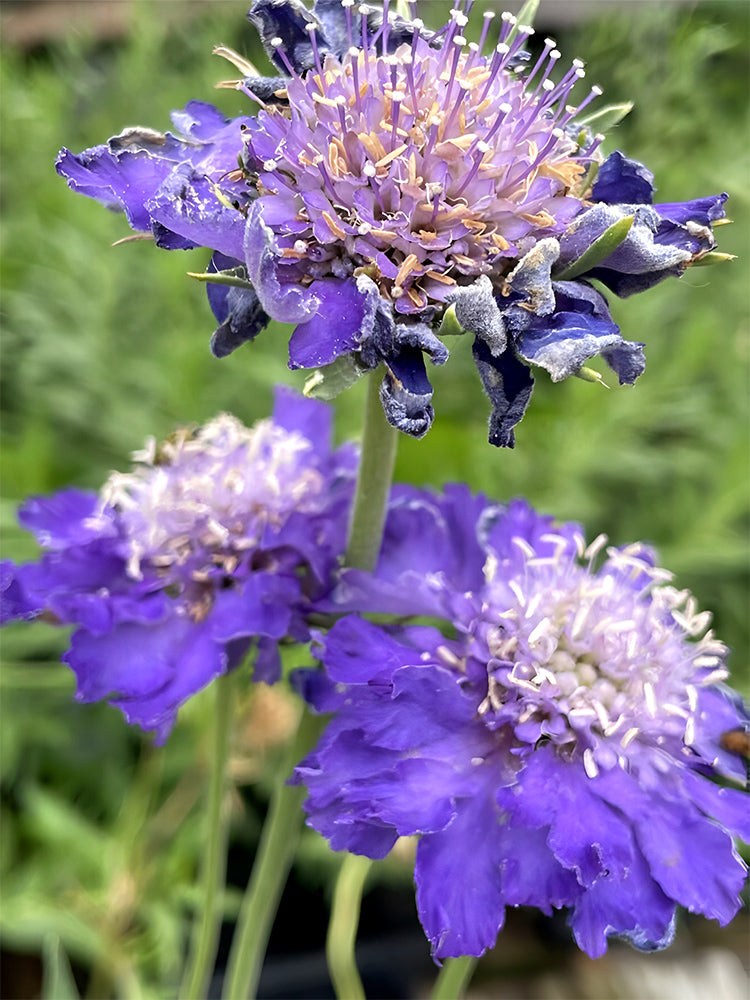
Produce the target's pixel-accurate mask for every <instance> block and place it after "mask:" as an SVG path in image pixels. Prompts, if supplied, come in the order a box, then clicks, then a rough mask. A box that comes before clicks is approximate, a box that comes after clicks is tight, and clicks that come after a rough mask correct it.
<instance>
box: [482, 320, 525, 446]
mask: <svg viewBox="0 0 750 1000" xmlns="http://www.w3.org/2000/svg"><path fill="white" fill-rule="evenodd" d="M472 353H473V355H474V361H475V362H476V366H477V369H478V370H479V377H480V378H481V380H482V386H483V387H484V391H485V392H486V393H487V395H488V396H489V399H490V402H491V403H492V412H491V413H490V421H489V424H490V430H489V441H490V444H494V445H495V446H496V447H498V448H512V447H513V446H514V445H515V440H516V439H515V434H514V433H513V428H514V427H515V426H516V424H517V423H518V422H519V420H521V418H522V417H523V415H524V413H525V412H526V407H527V406H528V405H529V400H530V399H531V392H532V390H533V388H534V379H533V378H532V377H531V372H530V371H529V369H528V367H527V365H525V364H523V363H522V362H521V361H519V360H518V358H517V357H516V356H515V354H514V353H513V352H512V351H511V350H506V351H504V352H503V353H502V354H501V355H500V356H499V357H494V356H493V354H492V353H491V351H490V349H489V348H488V347H487V345H486V343H485V342H484V341H483V340H480V339H479V338H477V339H476V340H475V341H474V345H473V347H472Z"/></svg>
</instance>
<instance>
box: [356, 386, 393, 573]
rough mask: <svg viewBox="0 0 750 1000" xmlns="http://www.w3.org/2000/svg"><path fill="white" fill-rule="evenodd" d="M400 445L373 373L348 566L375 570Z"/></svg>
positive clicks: (363, 436) (368, 390) (363, 435)
mask: <svg viewBox="0 0 750 1000" xmlns="http://www.w3.org/2000/svg"><path fill="white" fill-rule="evenodd" d="M397 445H398V431H397V430H396V429H395V428H394V427H391V425H390V424H389V423H388V421H387V420H386V419H385V417H384V416H383V407H382V406H381V403H380V378H379V377H378V375H377V373H376V372H373V373H372V374H371V375H370V376H369V377H368V383H367V401H366V404H365V423H364V428H363V430H362V458H361V460H360V464H359V473H358V476H357V490H356V493H355V495H354V508H353V510H352V520H351V524H350V525H349V542H348V544H347V547H346V555H345V556H344V565H345V566H351V567H353V568H355V569H366V570H371V569H374V568H375V563H376V561H377V558H378V552H379V551H380V543H381V541H382V538H383V524H384V523H385V510H386V505H387V503H388V494H389V493H390V490H391V482H392V480H393V467H394V464H395V462H396V448H397Z"/></svg>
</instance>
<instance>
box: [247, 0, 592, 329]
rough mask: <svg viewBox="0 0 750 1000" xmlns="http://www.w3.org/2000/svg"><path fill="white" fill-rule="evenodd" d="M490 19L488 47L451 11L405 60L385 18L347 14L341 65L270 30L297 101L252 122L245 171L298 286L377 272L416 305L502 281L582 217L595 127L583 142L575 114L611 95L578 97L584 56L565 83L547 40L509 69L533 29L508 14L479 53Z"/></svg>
mask: <svg viewBox="0 0 750 1000" xmlns="http://www.w3.org/2000/svg"><path fill="white" fill-rule="evenodd" d="M344 6H345V7H346V9H347V14H349V12H350V8H351V7H352V2H351V0H350V2H347V0H344ZM493 16H494V15H493V13H492V12H487V13H486V14H485V21H484V29H483V31H482V35H481V39H480V42H479V43H478V44H474V43H472V44H468V43H467V41H466V39H465V38H464V37H463V35H462V34H461V30H462V29H463V27H464V26H465V24H466V22H467V18H466V16H465V15H464V14H463V13H462V12H460V11H458V10H453V11H451V21H450V24H449V25H448V27H447V28H446V29H444V38H443V41H442V45H441V46H440V47H436V45H435V42H434V40H430V41H427V40H425V38H423V37H421V36H420V35H419V32H418V30H417V31H416V32H415V34H414V38H413V41H412V43H411V44H402V45H401V46H399V47H398V48H397V49H396V51H395V53H393V54H388V53H387V33H388V26H387V23H386V25H385V26H384V27H383V28H382V29H381V32H380V33H379V34H378V35H377V36H375V37H374V38H368V37H366V35H367V32H366V29H365V30H364V35H365V37H364V38H362V39H358V38H354V37H353V35H352V19H351V17H349V35H350V42H351V48H350V49H349V51H348V52H347V53H346V54H345V55H344V57H343V59H342V60H341V61H339V60H338V59H336V58H335V57H334V56H332V55H330V54H329V55H326V56H325V59H324V61H322V62H321V59H320V58H319V57H318V53H317V49H316V48H315V47H314V52H315V56H316V60H315V61H316V63H317V65H316V68H314V69H312V70H311V71H310V72H308V73H306V74H305V75H304V76H300V74H299V73H298V72H297V71H296V70H295V68H294V66H293V65H292V63H291V62H290V61H289V60H288V59H286V57H285V53H284V50H283V47H282V43H281V39H277V40H274V41H275V42H277V43H278V45H277V52H278V54H279V57H280V58H281V59H282V60H283V61H284V62H285V64H286V67H287V70H288V72H289V74H290V76H291V79H290V81H289V84H288V86H287V88H286V96H287V98H288V102H289V106H288V108H283V109H282V108H280V107H278V106H271V107H269V108H267V109H266V110H264V111H261V112H260V114H259V115H258V119H257V127H253V128H251V129H248V130H247V132H246V144H247V153H246V166H247V169H248V176H249V177H250V179H251V183H253V184H254V185H255V187H256V188H257V191H258V194H259V195H260V196H261V198H262V199H263V200H264V219H265V222H266V224H267V225H268V226H269V227H270V228H271V229H272V230H273V232H274V234H275V235H276V237H277V241H278V247H279V250H280V253H281V255H282V257H283V260H284V261H285V262H286V264H287V267H288V272H289V280H290V281H293V280H298V281H301V282H302V283H307V282H309V281H311V280H313V279H315V278H320V277H325V276H327V275H330V274H333V275H337V276H339V277H343V276H345V275H347V274H351V273H355V274H357V273H366V274H367V275H368V276H369V277H370V278H372V279H373V280H375V281H376V282H377V284H378V286H379V289H380V292H381V294H382V295H383V296H384V297H386V298H389V299H391V300H393V301H394V302H395V304H396V309H397V310H398V311H400V312H407V313H408V312H416V311H419V310H422V309H424V308H425V307H426V306H427V305H428V303H429V302H431V301H437V302H439V301H442V300H444V299H445V297H446V295H448V294H449V293H450V292H451V290H452V289H453V288H454V287H455V285H456V284H457V283H458V284H462V283H466V281H468V280H469V279H472V278H474V277H475V276H476V275H479V274H483V273H488V272H492V273H493V274H494V275H495V276H497V277H498V278H502V275H503V274H504V273H507V272H508V271H509V270H510V269H511V267H512V263H513V262H514V261H515V260H516V259H517V258H518V256H519V255H521V254H523V253H525V252H526V251H527V250H528V249H530V248H531V246H533V245H534V244H535V243H536V242H537V240H539V239H542V238H544V237H545V236H550V235H554V234H556V233H559V232H561V231H562V230H563V229H564V228H565V226H566V225H567V224H568V223H569V221H570V220H571V219H572V218H573V217H574V216H575V215H576V214H577V213H578V212H579V211H580V209H581V199H582V197H583V194H584V190H583V188H584V186H585V183H584V174H585V172H586V168H587V166H588V165H589V164H590V163H591V162H592V154H593V152H594V149H595V147H596V145H597V144H598V139H599V137H597V138H596V139H594V140H590V139H589V140H587V143H588V144H587V146H586V148H585V149H583V148H581V147H580V146H579V144H578V139H577V137H574V133H576V132H577V131H578V130H576V129H574V128H573V125H572V121H573V119H574V116H575V115H576V114H577V113H578V112H579V111H580V110H581V108H582V107H584V106H585V105H586V104H587V103H588V102H589V100H591V99H592V98H593V97H594V96H595V95H596V94H598V93H599V90H598V88H593V89H592V90H591V92H590V93H589V95H588V97H587V98H585V99H584V100H583V101H582V102H581V104H580V105H579V106H578V107H577V108H575V107H568V106H566V103H565V102H566V101H567V99H568V96H569V94H570V91H571V89H572V88H573V86H574V84H575V83H576V81H577V80H579V79H580V78H581V77H582V76H584V72H583V69H582V64H581V63H580V62H578V61H576V62H574V64H573V65H572V67H571V68H570V70H569V71H568V72H567V73H565V74H564V76H563V77H562V79H561V80H560V82H559V83H558V84H557V85H554V84H553V83H552V82H551V81H550V80H549V79H548V76H549V73H550V71H551V70H552V68H553V66H554V64H555V62H556V61H557V59H558V58H559V56H560V53H559V52H558V51H557V49H555V48H554V42H552V41H550V40H547V41H546V42H545V46H544V49H543V52H542V55H541V56H540V58H539V59H538V60H537V62H536V64H535V65H534V66H533V67H532V68H531V70H530V72H529V73H528V75H527V76H526V77H525V78H521V77H519V76H518V75H517V74H516V73H515V72H514V71H513V69H512V67H513V66H514V65H515V61H516V59H517V57H518V53H519V51H520V50H521V48H522V46H523V44H524V42H525V40H526V38H527V37H528V36H529V35H530V34H531V33H532V30H531V29H530V28H526V27H523V26H517V25H516V20H515V18H514V17H513V16H512V15H509V14H504V15H503V16H502V26H501V30H500V34H499V44H498V45H497V47H496V48H495V50H494V51H493V52H492V53H490V54H489V55H485V54H483V51H482V50H483V48H484V45H485V40H486V36H487V33H488V29H489V25H490V22H491V19H492V17H493ZM365 21H366V19H365V18H363V19H362V23H363V24H364V23H365ZM416 24H417V28H421V27H422V25H421V23H420V22H416ZM311 38H312V39H313V42H314V39H315V35H314V33H312V34H311ZM378 43H379V44H378ZM272 44H273V42H272ZM378 48H379V49H380V51H381V53H384V54H381V55H378V54H377V51H378Z"/></svg>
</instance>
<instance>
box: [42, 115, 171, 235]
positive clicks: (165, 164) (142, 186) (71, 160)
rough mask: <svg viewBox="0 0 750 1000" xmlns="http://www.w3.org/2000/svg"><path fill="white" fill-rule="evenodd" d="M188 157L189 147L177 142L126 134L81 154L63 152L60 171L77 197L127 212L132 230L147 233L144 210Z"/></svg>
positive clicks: (130, 131) (148, 225) (131, 132)
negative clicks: (175, 167)
mask: <svg viewBox="0 0 750 1000" xmlns="http://www.w3.org/2000/svg"><path fill="white" fill-rule="evenodd" d="M183 157H185V152H184V146H183V144H182V143H180V142H179V141H178V140H177V139H175V138H174V137H171V136H165V135H163V134H162V133H160V132H152V131H151V130H150V129H127V130H126V131H125V132H124V133H122V135H121V136H115V137H114V139H110V140H109V142H108V143H107V144H106V145H102V146H94V147H92V148H91V149H85V150H84V151H83V152H82V153H78V154H74V153H71V152H70V150H68V149H62V150H60V153H59V155H58V157H57V160H56V161H55V169H56V170H57V172H58V174H60V176H61V177H64V178H65V179H66V180H67V182H68V186H69V187H70V188H71V189H72V190H73V191H77V192H78V193H79V194H84V195H87V196H88V197H89V198H95V199H96V200H97V201H99V202H101V203H102V204H103V205H105V206H106V207H107V208H113V209H122V210H123V211H124V212H125V214H126V216H127V219H128V222H129V223H130V226H131V227H132V228H133V229H136V230H146V231H147V230H149V229H150V228H151V216H150V214H149V212H148V210H147V209H146V207H145V204H146V202H147V201H148V200H149V199H150V198H152V197H153V195H154V193H155V192H156V190H157V189H158V187H159V185H160V184H161V183H162V181H163V180H164V179H165V178H166V177H167V176H168V175H169V174H170V173H171V171H172V170H173V168H174V166H175V164H176V163H179V162H180V160H182V159H183Z"/></svg>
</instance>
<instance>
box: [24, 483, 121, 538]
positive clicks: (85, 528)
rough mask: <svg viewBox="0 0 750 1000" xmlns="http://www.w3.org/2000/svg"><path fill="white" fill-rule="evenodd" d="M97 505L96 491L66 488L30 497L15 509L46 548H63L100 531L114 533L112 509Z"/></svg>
mask: <svg viewBox="0 0 750 1000" xmlns="http://www.w3.org/2000/svg"><path fill="white" fill-rule="evenodd" d="M100 508H101V501H100V499H99V497H98V496H97V495H96V493H87V492H84V491H83V490H76V489H67V490H61V491H60V492H59V493H55V494H53V495H52V496H49V497H44V496H35V497H29V499H28V500H25V501H24V503H23V504H22V505H21V507H20V508H19V510H18V521H19V523H20V524H21V525H22V526H23V527H24V528H26V529H27V531H32V532H33V533H34V535H35V536H36V539H37V541H38V542H39V544H40V545H43V546H44V547H45V548H47V549H65V548H67V547H68V546H69V545H84V544H85V543H86V542H89V541H91V540H93V539H95V538H99V537H101V535H102V534H105V535H109V536H111V537H113V538H114V537H115V536H116V534H117V529H116V528H115V525H114V523H113V522H112V516H111V512H109V511H101V510H100Z"/></svg>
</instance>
